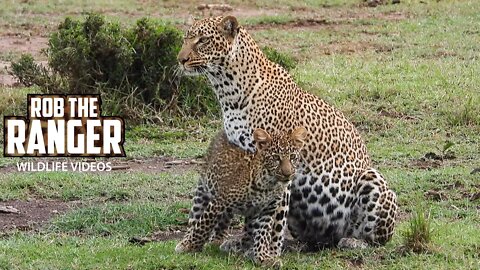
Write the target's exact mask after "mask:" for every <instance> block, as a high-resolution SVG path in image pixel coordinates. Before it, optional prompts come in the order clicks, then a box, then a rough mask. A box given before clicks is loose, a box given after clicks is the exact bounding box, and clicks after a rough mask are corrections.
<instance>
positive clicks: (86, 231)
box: [0, 0, 480, 269]
mask: <svg viewBox="0 0 480 270" xmlns="http://www.w3.org/2000/svg"><path fill="white" fill-rule="evenodd" d="M77 2H78V1H13V0H12V1H4V3H3V6H4V8H2V10H1V11H0V18H2V20H1V22H0V62H1V63H2V65H3V66H8V62H9V61H10V60H12V59H16V58H18V57H19V55H20V54H21V53H22V52H26V51H28V52H31V53H33V55H34V57H35V59H36V60H38V61H45V56H43V55H42V54H41V53H40V50H41V49H42V48H45V47H46V42H47V41H48V35H49V33H51V31H53V30H54V29H55V27H56V25H57V24H58V22H60V21H62V20H63V19H64V17H65V16H74V17H81V16H83V14H84V13H85V12H88V11H97V12H101V13H103V14H106V15H107V16H108V18H109V19H111V20H119V21H121V22H122V23H124V24H129V23H131V22H133V21H134V20H135V19H137V18H140V17H143V16H150V17H154V18H163V19H165V20H168V21H171V22H172V23H174V24H176V25H178V27H180V28H183V27H184V26H183V19H184V18H187V17H188V14H195V15H196V16H198V17H204V16H210V15H215V14H218V12H216V11H198V10H197V4H196V1H181V2H180V1H164V2H160V3H156V1H127V0H122V1H107V0H102V1H81V3H77ZM385 2H388V3H390V2H391V1H385ZM231 6H232V7H233V11H231V12H229V13H231V14H234V15H236V16H238V18H239V20H240V22H241V24H243V25H245V27H246V28H247V29H249V31H250V32H251V33H252V35H253V36H254V38H255V39H256V40H257V42H258V43H259V44H261V45H268V46H271V47H274V48H277V49H278V50H280V51H282V52H284V53H288V54H290V55H291V56H293V57H294V58H296V59H297V60H298V65H297V67H296V68H295V69H294V70H293V71H292V73H293V75H294V77H295V79H296V81H297V82H298V83H299V84H300V85H301V86H302V87H303V88H304V89H305V90H307V91H309V92H312V93H315V94H316V95H317V96H319V97H321V98H323V99H325V100H326V101H328V102H329V103H331V104H333V105H334V106H336V107H337V108H339V109H340V110H342V111H343V112H344V113H345V114H346V115H347V117H348V118H349V119H350V120H351V121H353V122H354V123H355V125H356V126H357V127H358V128H359V130H360V131H361V133H362V135H363V138H364V139H365V140H366V142H367V145H368V149H369V152H370V154H371V156H372V158H373V161H374V163H375V166H376V167H377V168H378V169H379V170H380V171H381V172H382V173H383V174H384V176H385V177H386V179H387V180H388V181H389V184H390V186H391V187H392V188H393V189H394V190H395V191H396V193H397V195H398V199H399V204H400V215H399V219H398V221H399V225H398V227H397V230H396V233H395V236H394V238H393V240H392V241H391V242H389V243H388V244H387V245H386V246H385V247H380V248H368V249H366V250H358V251H340V250H337V249H327V250H324V251H321V252H318V253H308V254H304V253H295V252H289V253H287V254H285V255H284V256H283V263H284V266H285V268H287V269H345V268H358V269H480V255H479V254H480V199H479V197H480V195H479V194H480V172H478V168H480V76H479V72H480V61H479V60H480V59H479V56H480V30H479V29H480V2H479V1H474V0H471V1H467V0H465V1H453V0H452V1H448V0H444V1H428V0H423V1H414V0H411V1H408V0H402V1H400V4H395V5H392V4H385V5H379V6H376V7H368V6H367V5H366V4H364V2H363V1H360V0H358V1H357V0H350V1H349V0H331V1H305V2H297V1H291V0H282V1H280V2H279V3H275V4H273V3H271V2H270V1H232V2H231ZM0 75H1V76H2V77H0V78H2V79H3V80H4V82H3V83H4V84H6V85H5V86H0V114H1V115H11V114H16V115H23V114H25V111H24V104H25V101H26V94H27V93H35V92H36V91H37V89H35V88H22V87H16V86H12V84H11V83H9V82H10V81H9V80H10V79H9V78H8V75H7V72H6V71H5V70H1V71H0ZM178 122H180V121H177V122H176V123H178ZM220 125H221V122H220V121H219V120H218V119H201V120H199V121H187V122H184V123H182V124H173V125H171V126H130V127H129V128H128V130H127V140H126V144H125V147H126V152H127V155H128V158H127V160H114V162H117V163H126V164H128V165H129V167H130V169H127V170H126V171H125V170H121V171H113V172H110V173H89V174H86V173H85V174H79V173H73V172H65V173H58V172H55V173H46V172H43V173H18V172H15V168H14V166H15V165H14V164H15V163H16V162H17V161H18V160H17V159H11V158H0V166H1V167H0V205H9V204H14V203H19V202H38V201H54V202H57V203H61V204H64V205H66V206H67V208H68V210H67V211H61V212H60V213H59V214H57V215H54V217H53V218H52V219H51V220H49V221H48V222H47V223H44V224H42V226H40V227H39V226H35V224H31V226H27V227H22V228H17V229H8V230H3V231H2V230H1V228H0V269H253V268H255V267H254V266H253V265H252V264H251V263H250V262H248V261H245V260H244V259H243V258H241V257H237V256H234V255H228V254H224V253H222V252H220V251H219V250H218V248H217V247H214V246H208V247H207V248H206V249H205V251H204V252H202V253H197V254H186V255H183V254H182V255H178V254H175V253H174V246H175V243H176V241H177V240H176V239H174V238H175V235H177V234H178V231H182V230H185V226H184V224H185V220H186V214H185V209H186V208H188V207H189V204H190V194H191V191H192V189H193V187H194V186H195V183H196V179H197V173H196V172H195V165H194V164H195V162H194V161H195V160H197V159H198V158H200V157H201V156H202V155H203V153H204V152H205V149H206V146H207V145H208V141H209V139H210V138H211V137H212V135H213V134H214V133H215V131H216V130H217V129H219V128H220ZM2 137H3V136H2ZM432 153H433V154H432ZM429 157H430V158H429ZM431 157H433V158H431ZM442 157H443V158H442ZM172 160H181V164H176V163H175V162H173V163H171V161H172ZM415 211H424V212H426V213H429V216H430V218H431V227H432V230H433V233H432V242H431V244H430V248H429V251H428V252H425V253H419V254H418V253H414V252H409V251H405V250H404V249H403V248H402V246H403V245H404V238H403V234H404V232H405V231H406V230H407V229H408V226H409V225H410V219H411V218H412V213H413V212H415ZM0 218H2V216H0ZM152 235H161V236H162V237H164V238H165V239H166V241H155V242H152V243H147V244H146V245H143V246H138V245H134V244H131V243H129V241H128V240H129V239H130V238H131V237H134V236H139V237H148V236H152Z"/></svg>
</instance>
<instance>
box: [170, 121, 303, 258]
mask: <svg viewBox="0 0 480 270" xmlns="http://www.w3.org/2000/svg"><path fill="white" fill-rule="evenodd" d="M306 136H307V130H306V129H305V128H303V127H299V128H297V129H295V130H293V131H292V132H290V133H281V134H272V135H270V134H268V133H267V132H266V131H265V130H263V129H256V130H254V132H253V137H254V139H255V143H256V152H255V153H250V152H248V151H245V150H242V149H241V148H239V147H237V146H235V145H233V144H231V143H229V141H228V139H227V137H226V135H225V133H224V132H223V131H222V132H220V133H219V134H218V135H217V136H216V137H215V138H214V139H213V140H212V142H211V144H210V147H209V149H208V152H207V156H206V160H205V165H204V166H203V167H202V168H201V171H200V180H199V182H198V186H197V189H196V192H195V196H194V199H193V206H192V209H191V211H190V215H189V229H188V232H187V233H186V235H185V237H184V239H183V240H182V241H181V242H180V243H178V245H177V246H176V248H175V250H176V251H177V252H186V251H198V250H201V249H202V247H203V245H204V244H205V243H206V242H207V241H208V240H211V241H220V240H222V239H223V238H224V236H225V234H226V233H225V230H226V229H227V228H228V226H229V223H230V220H231V218H232V217H233V215H234V214H241V215H243V216H245V228H244V231H245V233H244V235H243V237H241V238H239V239H234V240H231V241H226V242H225V243H223V244H222V246H221V249H223V250H225V251H235V252H240V251H241V252H245V254H246V255H248V256H249V257H250V258H251V259H253V260H254V262H256V263H260V264H270V263H276V262H277V260H276V257H278V256H279V255H280V253H281V249H282V243H283V238H284V237H283V233H284V228H285V226H286V218H287V213H288V202H289V200H290V192H289V185H290V182H291V180H292V178H293V175H294V174H295V170H296V166H297V164H298V162H299V158H300V154H299V152H300V149H301V148H302V146H303V142H304V140H305V138H306Z"/></svg>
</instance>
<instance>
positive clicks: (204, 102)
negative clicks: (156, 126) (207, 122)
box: [12, 14, 219, 122]
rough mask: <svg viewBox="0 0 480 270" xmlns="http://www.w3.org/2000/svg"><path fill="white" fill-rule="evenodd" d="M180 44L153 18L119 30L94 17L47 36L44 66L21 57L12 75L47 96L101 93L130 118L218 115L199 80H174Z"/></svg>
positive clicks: (108, 107) (178, 36)
mask: <svg viewBox="0 0 480 270" xmlns="http://www.w3.org/2000/svg"><path fill="white" fill-rule="evenodd" d="M181 44H182V33H181V32H180V31H179V30H177V29H176V28H175V27H173V26H170V25H167V24H164V23H162V22H159V21H154V20H151V19H146V18H144V19H140V20H138V21H137V23H136V24H135V25H134V26H133V27H130V28H122V27H120V25H119V24H118V23H112V22H107V21H105V19H104V17H103V16H100V15H98V14H90V15H88V16H87V17H86V18H85V20H84V21H80V20H74V19H71V18H66V19H65V20H64V21H63V22H62V23H61V24H60V25H59V27H58V30H57V31H56V32H54V33H53V34H52V35H51V36H50V39H49V46H48V48H47V50H46V54H47V56H48V67H47V68H45V67H42V66H40V65H38V64H36V63H35V62H34V61H33V58H32V57H31V56H29V55H23V56H22V57H21V58H20V59H19V60H18V61H16V62H12V73H13V74H14V75H15V76H16V77H17V78H18V79H19V81H20V82H21V83H23V84H24V85H26V86H30V85H38V86H40V87H41V88H42V89H43V91H44V92H45V93H63V94H68V93H70V94H85V93H100V94H101V95H102V98H103V103H104V106H103V109H104V110H105V111H106V112H107V113H109V114H117V115H121V116H124V117H126V118H128V119H142V120H143V121H147V122H148V121H158V120H160V121H163V120H164V119H162V118H163V117H162V114H159V113H158V112H161V113H164V112H169V113H174V114H181V115H188V116H200V115H210V116H211V115H218V114H219V108H218V104H217V102H216V100H215V96H214V94H213V92H212V91H211V90H210V87H209V86H208V84H207V83H206V81H205V80H204V79H203V78H198V77H197V78H194V77H183V78H180V76H178V74H177V70H176V69H177V60H176V56H177V54H178V51H179V50H180V48H181Z"/></svg>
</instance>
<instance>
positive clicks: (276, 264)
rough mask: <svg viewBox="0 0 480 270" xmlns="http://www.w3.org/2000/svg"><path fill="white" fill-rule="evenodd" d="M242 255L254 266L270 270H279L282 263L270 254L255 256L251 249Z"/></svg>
mask: <svg viewBox="0 0 480 270" xmlns="http://www.w3.org/2000/svg"><path fill="white" fill-rule="evenodd" d="M243 255H244V256H245V257H246V258H249V259H251V260H252V261H253V262H254V263H255V264H256V265H261V266H264V267H268V268H272V269H280V268H281V267H282V261H281V260H280V258H278V257H276V256H273V255H272V254H271V253H270V252H269V253H267V254H255V251H254V250H253V248H249V249H247V250H246V251H245V252H244V253H243Z"/></svg>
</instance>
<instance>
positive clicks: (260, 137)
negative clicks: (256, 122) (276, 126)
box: [253, 128, 272, 150]
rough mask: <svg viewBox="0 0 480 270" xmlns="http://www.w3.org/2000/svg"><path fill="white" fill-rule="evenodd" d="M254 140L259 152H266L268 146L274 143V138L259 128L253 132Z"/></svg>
mask: <svg viewBox="0 0 480 270" xmlns="http://www.w3.org/2000/svg"><path fill="white" fill-rule="evenodd" d="M253 139H254V140H255V144H256V146H257V150H265V149H267V148H268V144H269V143H270V142H271V141H272V137H270V134H268V133H267V132H266V131H265V130H263V129H261V128H257V129H255V130H254V131H253Z"/></svg>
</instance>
